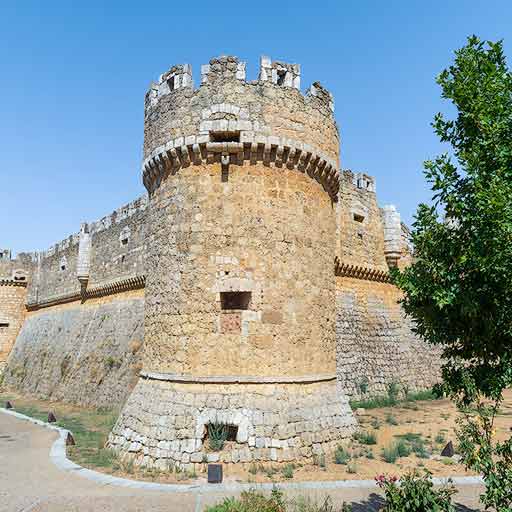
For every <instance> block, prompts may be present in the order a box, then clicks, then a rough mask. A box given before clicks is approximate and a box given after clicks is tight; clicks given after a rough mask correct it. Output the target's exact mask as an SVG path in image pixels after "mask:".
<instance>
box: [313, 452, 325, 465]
mask: <svg viewBox="0 0 512 512" xmlns="http://www.w3.org/2000/svg"><path fill="white" fill-rule="evenodd" d="M313 464H314V465H315V466H318V467H320V468H322V469H325V455H324V454H323V453H321V454H320V455H316V454H315V455H313Z"/></svg>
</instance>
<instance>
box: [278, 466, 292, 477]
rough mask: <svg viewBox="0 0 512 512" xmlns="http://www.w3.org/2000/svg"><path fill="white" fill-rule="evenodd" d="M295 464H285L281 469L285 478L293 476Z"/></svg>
mask: <svg viewBox="0 0 512 512" xmlns="http://www.w3.org/2000/svg"><path fill="white" fill-rule="evenodd" d="M294 469H295V466H294V465H293V464H285V465H284V466H283V468H282V469H281V473H282V474H283V476H284V477H285V478H293V470H294Z"/></svg>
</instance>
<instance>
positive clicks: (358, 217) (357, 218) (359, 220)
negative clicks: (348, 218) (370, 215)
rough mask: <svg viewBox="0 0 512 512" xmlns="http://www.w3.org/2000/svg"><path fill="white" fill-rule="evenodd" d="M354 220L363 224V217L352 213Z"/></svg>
mask: <svg viewBox="0 0 512 512" xmlns="http://www.w3.org/2000/svg"><path fill="white" fill-rule="evenodd" d="M354 220H355V221H356V222H363V221H364V215H360V214H359V213H354Z"/></svg>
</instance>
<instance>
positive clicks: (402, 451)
mask: <svg viewBox="0 0 512 512" xmlns="http://www.w3.org/2000/svg"><path fill="white" fill-rule="evenodd" d="M411 451H412V449H411V447H410V446H409V444H408V443H407V442H405V441H404V440H403V439H400V440H398V441H395V442H394V443H393V444H391V445H390V446H386V447H384V448H383V450H382V459H383V460H384V461H385V462H389V463H390V464H394V463H395V462H396V459H398V458H399V457H407V456H408V455H410V454H411Z"/></svg>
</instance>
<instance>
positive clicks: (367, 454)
mask: <svg viewBox="0 0 512 512" xmlns="http://www.w3.org/2000/svg"><path fill="white" fill-rule="evenodd" d="M366 458H367V459H371V460H373V459H375V455H374V454H373V450H372V449H371V448H369V449H368V451H367V452H366Z"/></svg>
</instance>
